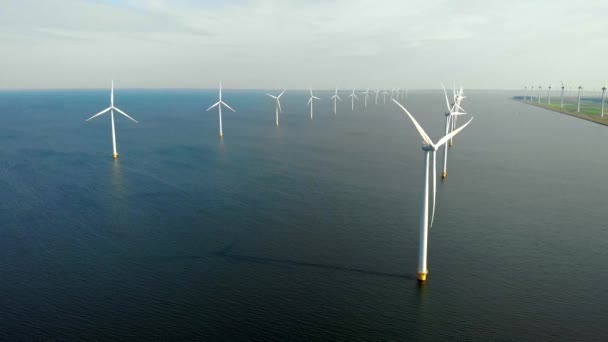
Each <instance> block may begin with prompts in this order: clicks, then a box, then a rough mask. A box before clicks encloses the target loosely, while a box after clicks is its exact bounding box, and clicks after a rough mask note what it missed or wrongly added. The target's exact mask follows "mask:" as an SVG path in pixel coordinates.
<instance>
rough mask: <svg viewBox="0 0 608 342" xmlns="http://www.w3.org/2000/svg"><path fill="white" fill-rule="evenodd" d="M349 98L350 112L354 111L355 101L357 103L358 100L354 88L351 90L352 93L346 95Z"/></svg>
mask: <svg viewBox="0 0 608 342" xmlns="http://www.w3.org/2000/svg"><path fill="white" fill-rule="evenodd" d="M348 96H349V97H350V107H351V108H350V109H351V111H352V112H354V111H355V99H357V101H359V98H358V97H357V95H355V88H353V93H352V94H350V95H348Z"/></svg>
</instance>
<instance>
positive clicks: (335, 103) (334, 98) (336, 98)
mask: <svg viewBox="0 0 608 342" xmlns="http://www.w3.org/2000/svg"><path fill="white" fill-rule="evenodd" d="M330 99H332V100H334V115H336V109H337V107H338V103H337V101H340V102H342V99H341V98H340V96H338V87H336V93H335V94H334V96H332V97H331V98H330Z"/></svg>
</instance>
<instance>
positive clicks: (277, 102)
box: [266, 89, 312, 127]
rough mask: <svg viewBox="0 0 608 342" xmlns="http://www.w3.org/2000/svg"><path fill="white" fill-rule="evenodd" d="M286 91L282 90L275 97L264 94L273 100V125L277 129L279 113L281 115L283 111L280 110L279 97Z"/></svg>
mask: <svg viewBox="0 0 608 342" xmlns="http://www.w3.org/2000/svg"><path fill="white" fill-rule="evenodd" d="M286 90H287V89H284V90H283V91H282V92H281V93H280V94H279V95H277V96H274V95H271V94H268V93H266V95H268V96H270V97H272V98H273V99H274V102H275V115H274V120H275V123H276V125H277V127H279V112H281V113H282V112H283V110H282V109H281V96H283V94H285V91H286ZM311 111H312V109H311Z"/></svg>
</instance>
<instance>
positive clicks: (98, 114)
mask: <svg viewBox="0 0 608 342" xmlns="http://www.w3.org/2000/svg"><path fill="white" fill-rule="evenodd" d="M110 109H112V107H111V106H110V107H108V108H106V109H104V110H102V111H101V112H99V113H97V114H95V115H93V116H91V117H90V118H88V119H86V120H84V121H89V120H91V119H93V118H94V117H97V116H100V115H101V114H103V113H105V112H107V111H109V110H110Z"/></svg>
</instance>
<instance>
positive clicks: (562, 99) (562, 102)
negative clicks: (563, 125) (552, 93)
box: [559, 81, 566, 108]
mask: <svg viewBox="0 0 608 342" xmlns="http://www.w3.org/2000/svg"><path fill="white" fill-rule="evenodd" d="M560 83H561V84H562V94H561V104H560V105H559V108H564V88H566V87H564V82H562V81H560Z"/></svg>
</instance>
